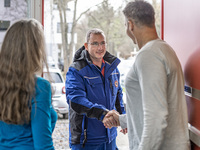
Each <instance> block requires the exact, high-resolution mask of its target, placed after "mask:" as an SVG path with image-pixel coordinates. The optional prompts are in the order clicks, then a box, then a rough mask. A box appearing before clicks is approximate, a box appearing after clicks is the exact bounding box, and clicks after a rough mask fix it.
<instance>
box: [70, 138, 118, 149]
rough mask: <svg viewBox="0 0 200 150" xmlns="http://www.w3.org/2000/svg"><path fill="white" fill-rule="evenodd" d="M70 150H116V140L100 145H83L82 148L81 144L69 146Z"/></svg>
mask: <svg viewBox="0 0 200 150" xmlns="http://www.w3.org/2000/svg"><path fill="white" fill-rule="evenodd" d="M70 148H71V150H118V148H117V145H116V139H114V140H113V141H112V142H111V143H108V142H105V143H101V144H85V146H84V147H83V145H82V144H71V145H70Z"/></svg>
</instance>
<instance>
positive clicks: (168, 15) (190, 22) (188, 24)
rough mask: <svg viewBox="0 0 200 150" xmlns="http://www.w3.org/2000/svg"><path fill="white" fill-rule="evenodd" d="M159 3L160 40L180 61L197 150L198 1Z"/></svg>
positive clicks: (196, 149)
mask: <svg viewBox="0 0 200 150" xmlns="http://www.w3.org/2000/svg"><path fill="white" fill-rule="evenodd" d="M162 2H163V3H162V4H163V10H162V12H163V14H162V16H163V18H162V26H163V28H162V33H163V35H162V37H163V39H164V40H165V41H167V42H168V43H169V44H170V45H171V46H172V47H173V48H174V50H175V51H176V53H177V56H178V58H179V60H180V62H181V65H182V68H183V71H184V77H185V83H186V86H187V89H189V90H188V91H189V92H186V94H187V95H186V101H187V105H188V116H189V125H190V126H189V129H190V130H189V131H190V138H191V140H192V141H193V142H192V149H194V150H200V148H199V146H200V117H199V115H200V9H199V6H200V1H199V0H162ZM190 90H191V91H192V92H190ZM194 143H195V144H194ZM197 145H199V146H197Z"/></svg>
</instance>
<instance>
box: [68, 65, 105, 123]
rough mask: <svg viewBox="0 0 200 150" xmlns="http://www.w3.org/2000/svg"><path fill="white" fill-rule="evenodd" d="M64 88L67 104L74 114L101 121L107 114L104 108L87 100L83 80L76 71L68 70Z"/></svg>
mask: <svg viewBox="0 0 200 150" xmlns="http://www.w3.org/2000/svg"><path fill="white" fill-rule="evenodd" d="M65 88H66V96H67V102H68V104H69V105H70V107H71V108H72V109H73V110H74V111H75V112H76V113H78V114H85V115H86V116H87V117H89V118H96V119H98V120H102V118H103V116H104V115H105V114H106V113H107V112H108V110H107V109H106V108H105V106H103V105H100V104H97V103H92V102H91V101H89V100H88V99H87V97H86V94H87V93H86V89H85V85H84V81H83V78H82V77H81V76H80V75H79V74H78V72H77V71H76V69H74V68H69V71H68V72H67V75H66V84H65Z"/></svg>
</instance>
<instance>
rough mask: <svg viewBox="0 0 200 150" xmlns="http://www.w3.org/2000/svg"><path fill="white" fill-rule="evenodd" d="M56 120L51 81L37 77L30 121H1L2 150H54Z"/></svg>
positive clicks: (0, 144) (0, 149)
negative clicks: (52, 102)
mask: <svg viewBox="0 0 200 150" xmlns="http://www.w3.org/2000/svg"><path fill="white" fill-rule="evenodd" d="M56 120H57V114H56V112H55V111H54V110H53V108H52V105H51V86H50V83H49V82H48V81H47V80H45V79H43V78H41V77H37V83H36V97H35V99H33V100H32V111H31V121H30V123H29V124H24V125H14V124H7V123H4V122H2V121H0V150H53V149H54V147H53V141H52V132H53V129H54V127H55V123H56Z"/></svg>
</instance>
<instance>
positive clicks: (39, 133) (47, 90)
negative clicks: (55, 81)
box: [31, 79, 54, 150]
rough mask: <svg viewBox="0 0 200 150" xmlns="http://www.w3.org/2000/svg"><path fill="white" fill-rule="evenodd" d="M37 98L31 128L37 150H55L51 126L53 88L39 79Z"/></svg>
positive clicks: (32, 111)
mask: <svg viewBox="0 0 200 150" xmlns="http://www.w3.org/2000/svg"><path fill="white" fill-rule="evenodd" d="M36 89H37V90H36V98H35V99H33V101H32V110H31V128H32V135H33V143H34V148H35V150H44V149H45V150H53V149H54V147H53V141H52V125H51V111H52V110H51V109H52V108H51V86H50V83H49V82H48V81H46V80H42V79H39V81H37V85H36Z"/></svg>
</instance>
